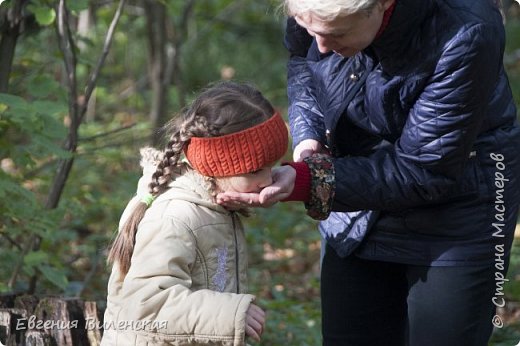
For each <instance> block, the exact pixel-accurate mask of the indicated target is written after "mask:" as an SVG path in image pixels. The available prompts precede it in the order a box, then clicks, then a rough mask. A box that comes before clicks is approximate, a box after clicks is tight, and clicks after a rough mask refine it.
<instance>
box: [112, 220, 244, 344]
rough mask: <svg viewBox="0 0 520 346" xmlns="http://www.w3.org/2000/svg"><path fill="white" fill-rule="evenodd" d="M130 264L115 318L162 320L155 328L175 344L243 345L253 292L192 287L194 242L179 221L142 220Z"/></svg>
mask: <svg viewBox="0 0 520 346" xmlns="http://www.w3.org/2000/svg"><path fill="white" fill-rule="evenodd" d="M139 228H140V229H139V232H137V237H136V244H135V249H134V254H133V256H132V264H131V266H130V270H129V272H128V274H127V275H126V277H125V279H124V282H123V286H122V300H123V301H124V302H125V306H124V307H123V308H122V311H121V312H120V314H119V318H118V319H119V320H127V321H139V320H155V321H159V322H162V321H165V324H166V328H165V329H162V330H158V331H157V332H158V333H160V334H162V336H163V337H165V336H166V337H167V338H168V339H169V340H175V342H176V343H175V345H192V344H198V343H200V344H207V343H208V344H209V343H211V344H212V345H213V344H215V345H244V337H245V323H246V322H245V320H246V312H247V309H248V308H249V305H250V303H251V302H252V301H253V299H254V296H252V295H249V294H234V293H221V292H216V291H212V290H209V289H202V290H197V291H192V290H191V289H190V287H191V276H190V271H191V267H192V266H193V264H194V263H195V261H196V258H197V256H196V244H195V238H194V237H193V235H192V233H191V231H190V230H189V228H188V227H187V226H186V225H184V224H183V223H182V222H180V221H178V220H175V219H172V218H164V219H163V222H162V225H157V222H155V223H151V222H149V223H146V222H145V223H144V224H143V223H142V224H141V225H139Z"/></svg>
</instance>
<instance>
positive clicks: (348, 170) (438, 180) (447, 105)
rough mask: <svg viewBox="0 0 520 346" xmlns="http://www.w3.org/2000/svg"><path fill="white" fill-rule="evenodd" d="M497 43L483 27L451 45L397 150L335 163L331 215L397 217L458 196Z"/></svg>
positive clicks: (493, 73)
mask: <svg viewBox="0 0 520 346" xmlns="http://www.w3.org/2000/svg"><path fill="white" fill-rule="evenodd" d="M500 36H502V35H501V32H500V31H499V30H497V28H496V27H491V26H487V25H484V24H479V25H475V26H472V27H470V28H468V29H467V30H466V31H465V32H462V33H459V34H458V35H457V36H456V37H455V38H454V39H452V41H450V42H447V44H446V45H445V49H444V51H443V52H442V53H441V56H440V58H439V60H438V64H437V66H436V68H435V70H434V72H433V74H432V76H431V78H430V82H429V84H428V85H426V87H425V89H424V90H423V92H422V93H421V95H420V96H419V98H418V100H417V101H416V102H415V104H414V105H413V107H412V108H411V110H410V112H409V115H408V118H407V121H406V124H405V126H404V128H403V131H402V134H401V136H400V138H399V139H398V140H397V141H396V142H395V144H394V145H393V146H391V147H390V148H389V149H381V150H378V151H376V152H374V153H373V154H372V155H370V156H368V157H350V158H338V159H335V160H334V168H335V178H336V187H335V190H336V191H335V192H336V194H335V199H334V204H333V206H332V209H333V210H336V211H353V210H362V209H369V210H395V209H402V208H406V207H413V206H418V205H422V204H427V203H434V202H442V201H443V200H445V199H446V198H449V197H452V196H453V193H454V191H452V190H453V189H455V188H459V186H460V184H458V183H460V182H461V181H462V180H464V177H463V174H468V173H467V170H466V172H465V167H466V166H467V165H470V164H474V163H473V162H468V157H469V154H470V152H471V151H472V150H474V149H473V145H474V142H475V139H476V137H477V134H478V131H479V128H480V126H481V124H482V121H483V119H484V118H485V116H486V110H487V106H488V102H489V99H490V96H491V95H492V92H493V89H494V87H495V84H496V81H497V79H498V76H499V75H500V70H501V58H502V44H503V41H502V40H501V38H500ZM472 161H474V160H472ZM473 178H474V177H473ZM472 180H475V179H472ZM455 190H456V189H455Z"/></svg>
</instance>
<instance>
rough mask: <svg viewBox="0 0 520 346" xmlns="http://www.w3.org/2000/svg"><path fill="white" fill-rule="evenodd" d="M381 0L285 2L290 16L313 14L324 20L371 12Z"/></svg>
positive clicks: (288, 0) (302, 0) (296, 0)
mask: <svg viewBox="0 0 520 346" xmlns="http://www.w3.org/2000/svg"><path fill="white" fill-rule="evenodd" d="M379 1H380V0H284V3H283V7H284V9H285V12H286V13H287V15H289V16H301V15H308V14H312V15H315V16H316V17H318V18H321V19H324V20H332V19H334V18H336V17H338V16H342V15H349V14H353V13H357V12H362V11H367V12H370V11H372V9H373V8H374V7H375V6H376V4H377V3H378V2H379Z"/></svg>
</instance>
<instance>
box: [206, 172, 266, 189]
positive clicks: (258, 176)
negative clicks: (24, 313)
mask: <svg viewBox="0 0 520 346" xmlns="http://www.w3.org/2000/svg"><path fill="white" fill-rule="evenodd" d="M216 181H217V185H218V187H219V189H220V190H222V191H226V192H260V191H261V190H262V189H263V188H264V187H266V186H269V185H271V184H272V183H273V179H272V177H271V166H266V167H263V168H260V169H259V170H257V171H256V172H252V173H246V174H239V175H234V176H231V177H221V178H216Z"/></svg>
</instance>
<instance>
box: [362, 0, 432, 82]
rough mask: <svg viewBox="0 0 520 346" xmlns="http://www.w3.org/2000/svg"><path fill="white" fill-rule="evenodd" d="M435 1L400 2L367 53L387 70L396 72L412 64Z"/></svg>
mask: <svg viewBox="0 0 520 346" xmlns="http://www.w3.org/2000/svg"><path fill="white" fill-rule="evenodd" d="M433 9H434V2H433V0H396V4H395V8H394V10H393V13H392V16H391V17H390V21H389V22H388V25H387V26H386V28H385V29H384V31H383V32H382V33H381V35H380V36H379V37H377V38H376V39H375V40H374V42H372V44H371V45H370V46H369V47H368V48H366V49H365V51H364V53H365V54H367V55H369V56H370V57H372V58H373V59H374V60H376V61H378V62H379V63H380V64H381V65H382V67H383V69H384V70H388V72H391V71H395V70H397V69H399V68H400V67H402V66H404V65H405V64H407V63H408V61H407V59H408V57H409V56H413V55H414V54H410V53H411V52H410V50H413V49H414V48H415V49H417V48H419V47H418V45H414V40H415V39H416V37H417V35H418V32H419V30H420V25H421V23H422V22H423V21H424V20H425V19H426V18H427V17H429V16H430V15H431V13H432V11H433Z"/></svg>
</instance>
